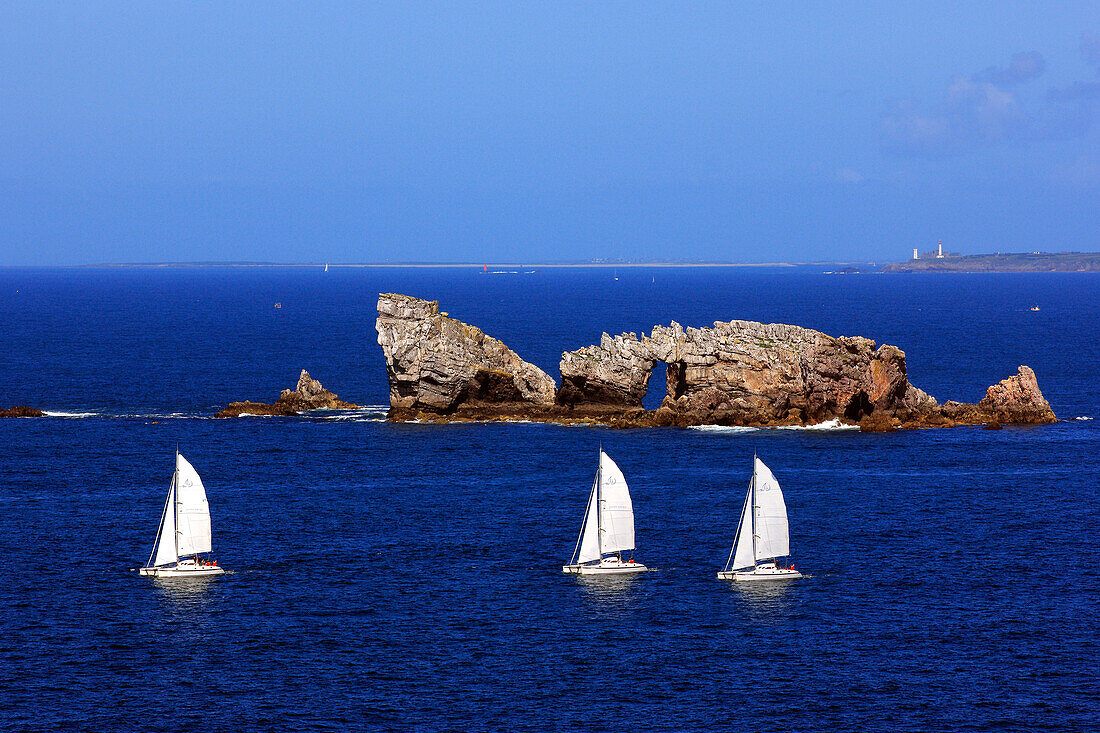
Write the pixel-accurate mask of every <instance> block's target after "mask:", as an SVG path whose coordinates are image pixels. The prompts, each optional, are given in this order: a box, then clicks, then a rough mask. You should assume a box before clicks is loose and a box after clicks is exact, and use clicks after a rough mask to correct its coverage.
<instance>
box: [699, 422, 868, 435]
mask: <svg viewBox="0 0 1100 733" xmlns="http://www.w3.org/2000/svg"><path fill="white" fill-rule="evenodd" d="M690 429H691V430H702V431H703V432H706V433H752V432H755V431H757V430H811V431H820V432H828V431H834V430H836V431H846V430H859V426H858V425H846V424H844V423H842V422H841V421H840V420H826V421H825V422H820V423H818V424H817V425H775V426H769V427H761V428H755V427H748V426H745V425H692V426H691V427H690Z"/></svg>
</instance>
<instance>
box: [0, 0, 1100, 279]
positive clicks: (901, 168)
mask: <svg viewBox="0 0 1100 733" xmlns="http://www.w3.org/2000/svg"><path fill="white" fill-rule="evenodd" d="M1098 232H1100V3H1097V2H1095V0H1092V1H1091V2H1057V3H1034V2H1011V1H1009V0H1000V1H998V2H967V3H959V2H957V1H955V2H921V3H882V2H879V3H863V2H854V1H851V0H849V1H846V2H815V3H804V2H766V3H765V2H714V3H684V2H669V3H652V2H615V3H597V2H564V1H562V2H546V3H538V2H531V3H524V2H516V1H512V2H504V3H493V2H479V3H444V2H437V3H419V2H413V1H409V0H405V1H403V2H398V3H388V2H381V1H378V2H369V3H363V2H351V3H326V2H317V1H314V2H309V3H301V2H287V3H279V2H262V3H252V2H232V3H226V2H220V1H219V2H208V3H202V2H188V3H150V2H147V1H145V0H142V1H140V2H96V1H95V0H84V1H83V2H79V3H76V2H73V3H50V2H28V3H21V2H11V1H9V2H6V3H4V5H3V7H2V8H0V265H75V264H92V263H117V262H198V261H264V262H324V261H330V262H334V263H362V262H393V263H396V262H483V261H488V262H553V261H587V260H592V259H595V258H603V259H616V260H648V261H654V260H704V261H721V262H780V261H787V262H806V261H822V260H833V261H836V260H842V261H848V260H850V261H864V260H875V261H894V260H901V259H906V258H908V257H909V256H910V254H911V252H912V249H913V248H914V247H918V248H920V249H922V250H925V249H931V248H932V247H934V246H935V245H936V242H937V241H938V240H941V239H942V240H943V243H944V248H945V249H946V250H949V251H959V252H964V253H983V252H998V251H1000V252H1009V251H1035V250H1044V251H1063V250H1077V251H1096V250H1100V241H1098V236H1100V235H1098Z"/></svg>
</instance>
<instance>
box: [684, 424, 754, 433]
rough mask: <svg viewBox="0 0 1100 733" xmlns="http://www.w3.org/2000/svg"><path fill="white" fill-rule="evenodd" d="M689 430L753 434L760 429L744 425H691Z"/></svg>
mask: <svg viewBox="0 0 1100 733" xmlns="http://www.w3.org/2000/svg"><path fill="white" fill-rule="evenodd" d="M689 427H690V429H691V430H701V431H703V432H704V433H755V432H756V431H757V430H760V428H751V427H748V426H746V425H691V426H689Z"/></svg>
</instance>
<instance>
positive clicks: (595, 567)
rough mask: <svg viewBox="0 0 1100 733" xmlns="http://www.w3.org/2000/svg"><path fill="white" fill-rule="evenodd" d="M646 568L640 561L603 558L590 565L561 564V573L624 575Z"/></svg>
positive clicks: (643, 570) (642, 570) (642, 571)
mask: <svg viewBox="0 0 1100 733" xmlns="http://www.w3.org/2000/svg"><path fill="white" fill-rule="evenodd" d="M646 570H648V568H647V567H646V566H645V565H642V564H641V563H640V562H623V561H621V560H604V561H602V562H599V563H592V564H590V565H562V566H561V571H562V572H563V573H571V574H573V575H624V574H626V573H644V572H645V571H646Z"/></svg>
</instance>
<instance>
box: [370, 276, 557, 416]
mask: <svg viewBox="0 0 1100 733" xmlns="http://www.w3.org/2000/svg"><path fill="white" fill-rule="evenodd" d="M375 327H376V329H377V331H378V345H379V346H381V347H382V353H383V354H384V355H385V357H386V372H387V375H388V377H389V384H390V407H391V411H392V410H402V411H405V412H416V411H419V410H427V411H429V412H433V413H440V414H447V413H452V412H454V411H455V410H456V409H458V408H460V407H462V408H465V409H470V408H478V407H485V406H494V407H497V408H501V407H502V406H504V405H515V404H523V405H534V406H543V407H550V406H553V404H554V395H555V392H556V387H557V385H556V384H555V382H554V380H553V379H551V378H550V376H549V375H547V374H546V372H544V371H542V370H541V369H539V368H538V367H537V366H535V365H534V364H529V363H527V362H526V361H524V360H523V359H521V358H520V357H519V356H518V355H517V354H516V352H514V351H512V350H511V349H509V348H508V347H507V346H505V345H504V344H503V343H501V342H500V341H499V340H497V339H495V338H493V337H492V336H487V335H485V333H483V332H482V331H481V329H480V328H477V327H475V326H469V325H467V324H465V323H463V322H462V321H458V320H456V319H454V318H448V317H447V314H446V313H440V312H439V301H435V300H432V301H428V300H421V299H420V298H413V297H410V296H407V295H397V294H395V293H383V294H381V295H379V296H378V321H377V322H376V324H375Z"/></svg>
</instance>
